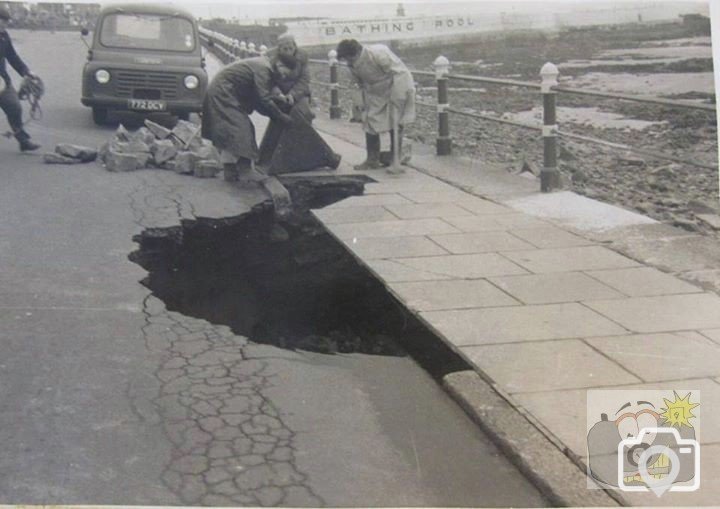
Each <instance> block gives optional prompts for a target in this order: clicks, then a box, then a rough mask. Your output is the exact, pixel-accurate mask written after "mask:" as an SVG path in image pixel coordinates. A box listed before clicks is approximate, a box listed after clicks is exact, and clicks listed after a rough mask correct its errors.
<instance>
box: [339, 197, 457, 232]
mask: <svg viewBox="0 0 720 509" xmlns="http://www.w3.org/2000/svg"><path fill="white" fill-rule="evenodd" d="M381 196H382V195H381ZM327 226H328V230H330V231H331V232H332V233H333V234H334V235H335V236H337V237H338V238H340V239H353V238H361V237H383V238H388V237H402V236H418V235H431V234H433V233H458V230H457V229H456V228H454V227H452V226H450V225H449V224H447V223H446V222H444V221H442V220H440V219H435V218H429V219H405V220H395V221H377V222H363V223H346V224H330V225H327Z"/></svg>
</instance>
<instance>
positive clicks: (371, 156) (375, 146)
mask: <svg viewBox="0 0 720 509" xmlns="http://www.w3.org/2000/svg"><path fill="white" fill-rule="evenodd" d="M365 147H366V150H367V159H366V160H365V162H363V163H361V164H358V165H355V166H354V169H355V170H356V171H366V170H377V169H378V168H381V167H382V165H381V164H380V135H379V134H369V133H365Z"/></svg>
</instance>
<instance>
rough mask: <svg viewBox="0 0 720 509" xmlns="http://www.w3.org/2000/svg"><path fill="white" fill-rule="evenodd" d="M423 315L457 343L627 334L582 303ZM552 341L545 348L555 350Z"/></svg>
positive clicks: (436, 312)
mask: <svg viewBox="0 0 720 509" xmlns="http://www.w3.org/2000/svg"><path fill="white" fill-rule="evenodd" d="M421 316H422V317H423V318H424V319H425V320H426V321H427V322H428V323H429V324H430V325H431V326H432V327H434V328H435V329H436V330H437V331H438V332H439V333H440V334H442V335H443V336H445V337H446V338H447V340H448V341H450V342H451V343H453V344H454V345H456V346H471V345H486V344H493V343H510V342H519V341H540V340H550V339H566V338H567V339H569V338H582V337H593V336H612V335H622V334H627V331H626V329H623V328H622V327H620V326H619V325H617V324H615V323H613V322H611V321H610V320H608V319H607V318H604V317H603V316H600V315H599V314H597V313H595V312H593V311H592V310H590V309H588V308H586V307H584V306H582V305H580V304H574V303H571V304H548V305H542V306H518V307H507V308H488V309H470V310H455V311H427V312H423V313H421ZM552 346H553V345H552V344H551V343H544V344H543V347H544V348H546V349H552Z"/></svg>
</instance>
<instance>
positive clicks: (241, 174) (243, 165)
mask: <svg viewBox="0 0 720 509" xmlns="http://www.w3.org/2000/svg"><path fill="white" fill-rule="evenodd" d="M237 171H238V182H240V184H241V185H242V186H244V187H255V186H257V185H259V184H260V183H261V182H262V181H263V180H264V179H265V174H264V173H260V172H259V171H257V170H256V169H255V164H254V163H253V161H252V160H250V159H246V158H244V157H241V158H240V159H239V160H238V163H237Z"/></svg>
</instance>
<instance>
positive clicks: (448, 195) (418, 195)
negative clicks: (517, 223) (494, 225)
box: [400, 190, 513, 214]
mask: <svg viewBox="0 0 720 509" xmlns="http://www.w3.org/2000/svg"><path fill="white" fill-rule="evenodd" d="M400 194H401V195H402V196H404V197H406V198H408V199H409V200H412V201H413V202H415V203H426V204H430V203H454V204H456V205H459V206H461V207H463V208H464V209H466V210H469V211H470V212H473V213H474V214H511V213H513V210H512V209H510V208H508V207H505V206H504V205H499V204H497V203H494V202H491V201H489V200H484V199H482V198H478V197H476V196H473V195H471V194H468V193H465V192H463V191H459V190H457V191H415V192H405V191H402V192H400Z"/></svg>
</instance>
